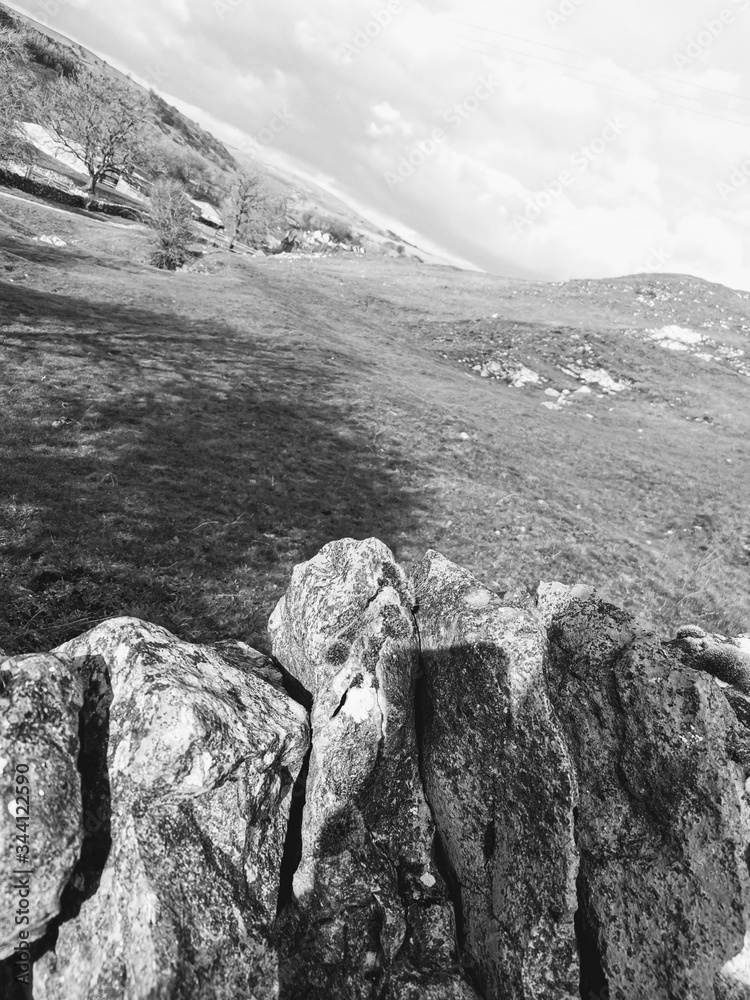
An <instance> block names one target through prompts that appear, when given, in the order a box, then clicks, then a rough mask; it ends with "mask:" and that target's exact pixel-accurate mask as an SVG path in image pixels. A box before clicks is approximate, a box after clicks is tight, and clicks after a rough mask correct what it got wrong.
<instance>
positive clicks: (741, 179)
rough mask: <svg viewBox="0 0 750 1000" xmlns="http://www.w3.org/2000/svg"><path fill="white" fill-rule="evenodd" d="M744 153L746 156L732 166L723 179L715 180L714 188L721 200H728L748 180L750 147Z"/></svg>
mask: <svg viewBox="0 0 750 1000" xmlns="http://www.w3.org/2000/svg"><path fill="white" fill-rule="evenodd" d="M746 153H747V156H746V158H745V159H744V160H743V161H742V162H741V163H738V164H737V166H736V167H734V169H733V170H732V172H731V173H730V174H729V176H728V177H727V179H726V180H725V181H717V182H716V190H717V191H718V192H719V197H720V198H721V200H722V201H729V199H730V198H733V197H734V196H735V195H736V194H737V192H738V191H741V190H742V188H743V187H745V185H746V184H747V182H748V180H750V148H748V149H747V150H746Z"/></svg>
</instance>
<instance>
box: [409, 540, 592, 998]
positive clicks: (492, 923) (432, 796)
mask: <svg viewBox="0 0 750 1000" xmlns="http://www.w3.org/2000/svg"><path fill="white" fill-rule="evenodd" d="M413 581H414V586H415V590H416V597H417V602H418V611H417V622H418V625H419V632H420V636H421V642H422V664H423V669H424V692H423V694H424V704H423V708H422V712H423V734H422V761H423V764H422V766H423V774H424V780H425V789H426V792H427V798H428V800H429V802H430V804H431V806H432V808H433V810H434V814H435V820H436V823H437V828H438V832H439V834H440V837H441V839H442V843H443V846H444V849H445V854H446V857H447V860H448V863H449V865H450V868H451V870H452V874H453V881H454V885H455V891H456V894H457V896H458V901H459V902H458V905H459V906H460V912H461V917H462V926H463V940H462V947H463V951H464V961H465V962H466V963H467V964H469V965H470V967H471V968H472V971H473V973H474V979H475V982H476V983H477V985H478V987H479V989H480V991H481V993H482V995H483V996H485V997H503V998H508V1000H516V998H518V1000H522V998H531V997H533V998H535V1000H562V998H569V997H570V998H572V997H576V996H578V980H579V974H578V962H577V956H576V938H575V932H574V926H573V920H574V914H575V911H576V908H577V902H576V874H577V868H578V860H577V852H576V848H575V844H574V836H573V827H574V819H573V817H574V809H575V807H576V804H577V788H576V779H575V775H574V772H573V767H572V762H571V760H570V757H569V755H568V752H567V749H566V747H565V744H564V741H563V739H562V735H561V727H560V724H559V722H558V721H557V720H556V719H555V717H554V714H553V712H552V708H551V705H550V702H549V698H548V696H547V692H546V686H545V677H544V654H545V645H546V644H545V637H544V633H543V631H542V629H541V627H540V624H539V621H538V620H537V618H536V616H535V614H534V613H533V612H532V611H531V610H530V609H529V607H528V606H524V604H523V603H522V602H521V601H518V602H516V603H515V604H507V603H505V602H504V601H503V600H501V599H500V598H498V597H497V596H496V595H495V594H493V593H492V592H490V591H489V590H487V589H486V588H484V587H482V586H481V585H480V584H479V583H478V582H477V581H476V580H475V579H474V578H473V577H472V576H471V574H469V573H467V572H466V571H465V570H462V569H460V568H459V567H458V566H456V565H454V564H453V563H451V562H449V561H448V560H447V559H445V558H444V557H443V556H441V555H439V554H438V553H436V552H429V553H428V554H427V555H426V556H425V558H424V560H423V561H422V563H420V564H419V565H418V566H417V567H416V570H415V572H414V577H413Z"/></svg>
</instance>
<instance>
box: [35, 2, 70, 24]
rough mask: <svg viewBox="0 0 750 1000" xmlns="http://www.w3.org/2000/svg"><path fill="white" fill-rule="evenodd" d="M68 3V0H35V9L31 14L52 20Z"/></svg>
mask: <svg viewBox="0 0 750 1000" xmlns="http://www.w3.org/2000/svg"><path fill="white" fill-rule="evenodd" d="M69 3H70V0H36V11H35V13H34V14H32V15H31V16H32V17H36V18H38V19H39V18H41V17H43V16H46V17H47V19H48V20H52V18H55V17H57V15H58V14H59V13H60V11H61V10H62V9H63V7H67V6H68V4H69Z"/></svg>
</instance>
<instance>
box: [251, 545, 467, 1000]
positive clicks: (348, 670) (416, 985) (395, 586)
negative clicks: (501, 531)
mask: <svg viewBox="0 0 750 1000" xmlns="http://www.w3.org/2000/svg"><path fill="white" fill-rule="evenodd" d="M412 604H413V594H412V589H411V586H410V584H409V582H408V580H407V578H406V576H405V575H404V572H403V570H402V569H401V568H400V567H399V566H398V565H397V564H396V562H395V561H394V558H393V555H392V554H391V552H390V551H389V549H387V548H386V546H385V545H383V544H382V542H379V541H377V540H375V539H370V540H368V541H364V542H355V541H353V540H351V539H345V540H343V541H339V542H332V543H330V544H329V545H326V546H325V547H324V548H323V549H322V551H321V552H320V553H319V554H318V555H317V556H316V557H315V558H314V559H312V560H310V562H307V563H304V564H302V565H301V566H297V567H296V569H295V570H294V573H293V575H292V582H291V585H290V587H289V590H288V591H287V593H286V595H285V597H283V598H282V600H281V601H280V602H279V604H278V606H277V607H276V610H275V611H274V613H273V615H272V617H271V621H270V625H269V628H270V633H271V636H272V639H273V651H274V655H275V656H276V657H277V658H278V660H279V661H280V663H281V664H282V665H283V666H284V667H285V669H286V670H288V671H289V672H290V673H291V674H292V675H293V676H294V677H296V678H297V679H298V680H299V681H300V682H301V683H302V684H303V685H304V686H305V688H306V689H307V690H308V691H310V693H311V694H312V699H313V701H312V717H311V725H312V732H313V745H312V754H311V757H310V770H309V777H308V780H307V789H306V798H305V810H304V818H303V822H302V850H301V858H300V862H299V867H298V869H297V871H296V873H295V875H294V899H293V900H292V902H291V905H290V906H289V907H288V908H287V910H286V911H285V912H284V913H282V914H281V917H280V921H279V934H280V936H281V944H280V951H281V965H280V977H281V985H282V994H283V995H289V996H300V997H301V996H305V997H309V998H317V997H320V998H328V997H329V996H333V997H350V996H351V997H363V998H364V997H373V998H374V997H376V996H381V995H383V993H382V991H383V990H384V989H385V987H386V985H388V988H389V992H388V996H389V997H394V998H395V997H404V998H407V997H414V998H415V1000H416V998H417V997H428V998H429V997H433V996H434V997H435V1000H437V998H438V997H456V998H459V997H466V998H469V997H473V996H474V993H473V991H471V990H470V989H469V987H468V986H467V985H466V984H465V983H464V982H463V980H462V977H461V976H460V975H459V974H458V972H457V971H455V969H456V960H457V957H458V949H457V943H456V929H455V923H454V916H453V911H452V907H451V905H450V903H449V901H448V897H447V893H446V889H445V886H444V883H443V879H442V878H441V875H440V872H439V871H438V870H437V869H436V867H435V865H434V863H433V859H432V847H433V839H434V827H433V823H432V818H431V815H430V811H429V808H428V806H427V803H426V801H425V798H424V793H423V789H422V784H421V780H420V776H419V770H418V755H417V744H416V734H415V727H414V681H415V678H416V676H417V673H418V667H419V663H418V639H417V633H416V628H415V623H414V619H413V615H412Z"/></svg>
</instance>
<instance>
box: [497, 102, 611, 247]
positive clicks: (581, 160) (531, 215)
mask: <svg viewBox="0 0 750 1000" xmlns="http://www.w3.org/2000/svg"><path fill="white" fill-rule="evenodd" d="M628 124H629V123H628V122H627V121H624V120H623V119H622V118H620V116H619V115H615V116H614V118H608V119H607V121H606V124H605V126H604V128H603V129H602V131H601V132H600V134H599V135H598V136H596V138H594V139H593V140H592V141H591V142H589V143H588V144H587V145H585V146H581V147H580V148H579V149H577V150H576V151H575V152H574V153H572V154H571V157H570V167H565V168H564V169H563V170H561V171H560V173H559V174H558V175H557V177H555V178H553V179H552V180H551V181H548V182H547V183H546V184H545V185H544V187H543V188H542V189H541V190H540V191H537V192H536V193H535V194H533V195H530V196H528V197H527V198H526V205H525V208H524V212H523V215H520V214H519V213H516V214H515V215H514V216H513V225H514V228H515V230H516V233H517V234H519V235H520V234H521V233H523V232H527V231H528V230H529V229H530V228H531V227H532V226H533V225H534V223H535V222H536V221H537V219H538V218H539V216H540V215H542V213H543V212H545V211H546V210H547V209H548V208H549V207H550V206H551V205H552V204H553V203H554V202H555V201H556V200H557V199H558V198H560V197H561V196H562V193H563V191H564V190H565V189H566V188H568V187H570V185H571V184H573V182H574V181H575V180H576V177H579V176H580V175H581V174H584V173H586V171H587V170H588V169H589V168H590V167H591V165H592V164H593V163H595V162H596V160H598V159H599V157H600V156H601V155H602V153H604V151H605V150H606V149H607V148H608V147H609V146H610V145H611V144H612V143H613V142H616V141H617V140H618V139H619V138H620V136H621V135H622V134H623V132H624V131H625V130H626V129H627V128H628Z"/></svg>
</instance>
